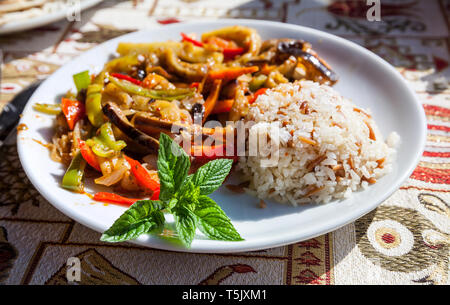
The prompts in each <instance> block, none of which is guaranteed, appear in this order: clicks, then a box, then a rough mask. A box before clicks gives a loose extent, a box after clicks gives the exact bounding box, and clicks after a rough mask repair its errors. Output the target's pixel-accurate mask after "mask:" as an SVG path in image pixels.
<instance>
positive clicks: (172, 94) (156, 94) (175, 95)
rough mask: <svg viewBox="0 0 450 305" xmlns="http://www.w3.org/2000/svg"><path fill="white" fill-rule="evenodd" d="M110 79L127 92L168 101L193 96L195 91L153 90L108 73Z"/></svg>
mask: <svg viewBox="0 0 450 305" xmlns="http://www.w3.org/2000/svg"><path fill="white" fill-rule="evenodd" d="M108 80H109V81H110V82H111V83H113V84H114V85H116V86H117V87H119V88H120V89H122V90H123V91H125V92H127V93H130V94H136V95H140V96H145V97H149V98H153V99H155V100H167V101H172V100H180V99H183V98H185V97H189V96H192V95H194V93H195V91H194V89H191V88H177V89H168V90H151V89H147V88H144V87H141V86H138V85H135V84H133V83H131V82H129V81H126V80H120V79H118V78H116V77H113V76H111V75H108Z"/></svg>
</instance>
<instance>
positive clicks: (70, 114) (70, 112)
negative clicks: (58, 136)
mask: <svg viewBox="0 0 450 305" xmlns="http://www.w3.org/2000/svg"><path fill="white" fill-rule="evenodd" d="M61 108H62V112H63V113H64V115H65V117H66V120H67V125H69V128H70V129H71V130H73V128H74V126H75V123H76V122H78V121H79V120H80V119H82V118H83V116H84V115H85V107H84V104H83V103H82V102H79V101H76V100H69V99H67V98H62V99H61Z"/></svg>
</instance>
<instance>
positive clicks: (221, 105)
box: [211, 99, 234, 114]
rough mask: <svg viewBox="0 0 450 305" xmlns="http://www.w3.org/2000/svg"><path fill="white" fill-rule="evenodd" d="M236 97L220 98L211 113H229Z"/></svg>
mask: <svg viewBox="0 0 450 305" xmlns="http://www.w3.org/2000/svg"><path fill="white" fill-rule="evenodd" d="M233 104H234V99H227V100H220V101H217V103H216V106H214V109H213V111H212V112H211V114H219V113H227V112H230V110H231V107H233Z"/></svg>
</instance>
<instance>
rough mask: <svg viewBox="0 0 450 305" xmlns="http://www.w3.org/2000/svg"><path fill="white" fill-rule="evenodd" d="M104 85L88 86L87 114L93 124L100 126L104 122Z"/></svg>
mask: <svg viewBox="0 0 450 305" xmlns="http://www.w3.org/2000/svg"><path fill="white" fill-rule="evenodd" d="M102 88H103V86H102V85H99V84H92V85H89V86H88V87H87V94H86V114H87V117H88V119H89V121H90V122H91V124H92V125H94V126H95V127H99V126H100V125H102V124H103V122H104V120H103V112H102V93H101V91H102Z"/></svg>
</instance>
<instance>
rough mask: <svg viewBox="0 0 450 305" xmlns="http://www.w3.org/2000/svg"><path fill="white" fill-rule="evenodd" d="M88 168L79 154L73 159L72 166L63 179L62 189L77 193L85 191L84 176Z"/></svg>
mask: <svg viewBox="0 0 450 305" xmlns="http://www.w3.org/2000/svg"><path fill="white" fill-rule="evenodd" d="M85 167H86V161H85V160H84V159H83V156H82V155H81V152H79V151H78V152H77V153H76V155H75V156H74V157H73V159H72V162H70V166H69V168H68V169H67V171H66V173H65V174H64V177H63V179H62V187H64V188H66V189H69V190H71V191H75V192H82V191H83V175H84V169H85Z"/></svg>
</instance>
